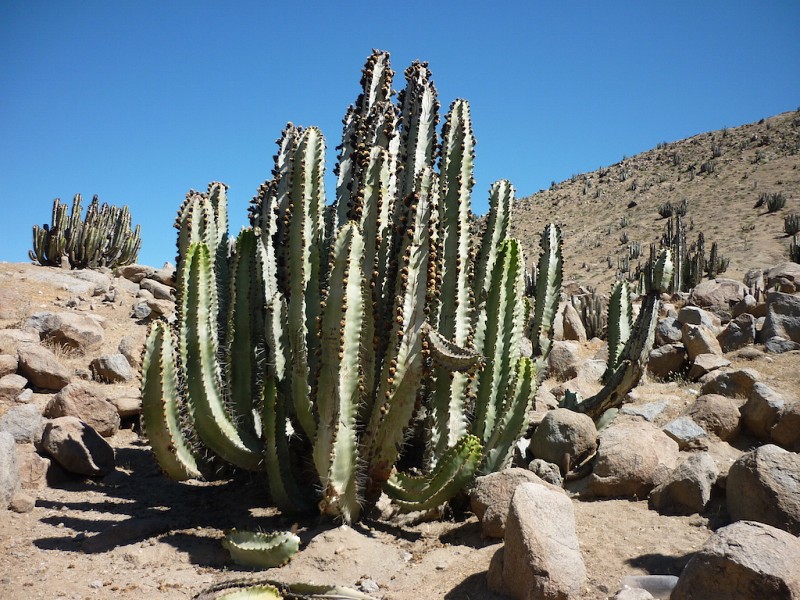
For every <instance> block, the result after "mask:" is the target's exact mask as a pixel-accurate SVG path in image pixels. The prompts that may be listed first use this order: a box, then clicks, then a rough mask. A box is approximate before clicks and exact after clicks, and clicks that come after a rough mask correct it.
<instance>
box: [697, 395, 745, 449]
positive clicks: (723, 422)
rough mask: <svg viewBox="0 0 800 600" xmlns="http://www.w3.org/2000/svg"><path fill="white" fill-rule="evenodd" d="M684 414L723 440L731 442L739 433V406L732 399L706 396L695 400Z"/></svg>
mask: <svg viewBox="0 0 800 600" xmlns="http://www.w3.org/2000/svg"><path fill="white" fill-rule="evenodd" d="M684 414H685V415H686V416H688V417H691V419H692V420H693V421H694V422H695V423H697V424H698V425H699V426H700V427H702V428H703V429H704V430H705V431H706V432H707V433H709V434H714V435H716V436H717V437H718V438H719V439H721V440H729V439H731V438H733V437H735V436H736V435H737V434H738V433H739V429H740V424H741V414H740V413H739V406H738V404H737V403H736V402H734V400H732V399H731V398H726V397H725V396H720V395H719V394H705V395H704V396H700V397H699V398H698V399H697V400H695V401H694V403H693V404H692V405H691V406H689V408H687V409H686V411H685V412H684Z"/></svg>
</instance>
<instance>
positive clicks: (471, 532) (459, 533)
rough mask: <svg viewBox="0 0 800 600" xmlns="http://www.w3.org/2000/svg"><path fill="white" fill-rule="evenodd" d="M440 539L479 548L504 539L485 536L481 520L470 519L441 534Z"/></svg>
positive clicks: (451, 543)
mask: <svg viewBox="0 0 800 600" xmlns="http://www.w3.org/2000/svg"><path fill="white" fill-rule="evenodd" d="M439 541H440V542H442V543H443V544H448V545H450V546H468V547H470V548H474V549H476V550H477V549H480V548H486V547H487V546H493V545H495V544H501V543H502V541H503V540H499V539H498V540H496V539H492V538H487V537H485V536H484V535H483V531H482V529H481V524H480V522H479V521H476V520H470V521H467V522H465V523H462V524H461V525H459V526H458V527H456V528H454V529H451V530H449V531H447V532H445V533H443V534H442V535H441V536H439Z"/></svg>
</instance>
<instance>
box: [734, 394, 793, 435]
mask: <svg viewBox="0 0 800 600" xmlns="http://www.w3.org/2000/svg"><path fill="white" fill-rule="evenodd" d="M785 404H786V399H785V398H784V397H783V395H782V394H779V393H778V392H776V391H775V390H773V389H772V388H771V387H769V386H768V385H766V384H764V383H760V382H759V383H756V384H755V385H753V389H752V390H751V391H750V395H749V396H748V397H747V402H746V403H745V405H744V406H743V407H742V409H741V412H742V422H743V423H744V425H745V427H747V429H749V430H750V432H751V433H752V434H753V435H755V436H756V437H757V438H758V439H760V440H762V441H769V440H770V434H771V430H772V428H773V427H774V425H775V424H776V423H777V422H778V417H779V416H780V414H781V411H782V410H783V407H784V405H785Z"/></svg>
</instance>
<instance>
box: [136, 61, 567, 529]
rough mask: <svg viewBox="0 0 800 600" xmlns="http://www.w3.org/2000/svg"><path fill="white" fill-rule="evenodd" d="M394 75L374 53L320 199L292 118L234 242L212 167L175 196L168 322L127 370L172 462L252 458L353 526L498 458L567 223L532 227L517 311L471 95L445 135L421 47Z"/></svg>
mask: <svg viewBox="0 0 800 600" xmlns="http://www.w3.org/2000/svg"><path fill="white" fill-rule="evenodd" d="M393 77H394V72H393V71H392V69H391V66H390V63H389V55H388V53H386V52H379V51H374V52H373V53H372V55H371V56H370V57H369V59H368V60H367V63H366V65H365V67H364V70H363V76H362V79H361V86H362V92H361V94H360V95H359V96H358V99H357V100H356V102H355V104H354V105H353V106H351V107H350V108H349V109H348V111H347V114H346V115H345V118H344V121H343V123H344V132H343V137H342V143H341V145H339V146H338V147H337V149H338V164H337V165H336V169H335V174H336V177H337V185H336V190H335V198H334V199H333V202H332V203H331V204H326V201H325V200H326V199H325V192H324V189H323V179H324V156H325V140H324V138H323V136H322V133H321V132H320V131H319V130H318V129H317V128H315V127H309V128H305V129H303V128H300V127H297V126H295V125H292V124H289V125H287V126H286V128H285V129H284V131H283V133H282V134H281V137H280V138H279V139H278V141H277V145H278V149H277V152H276V154H275V165H274V168H273V170H272V178H271V179H269V180H268V181H266V182H265V183H264V184H263V185H261V187H260V188H259V190H258V193H257V194H256V196H255V198H254V199H253V200H252V202H251V205H250V209H249V217H250V223H251V226H250V227H248V228H245V229H243V230H242V231H241V232H240V233H239V235H238V236H237V238H236V239H235V240H234V241H232V242H229V240H228V232H227V200H226V193H227V187H226V186H225V185H224V184H221V183H212V184H211V185H210V186H209V188H208V190H207V191H206V192H203V193H200V192H195V191H190V192H189V194H188V195H187V197H186V201H185V202H184V203H183V205H182V206H181V208H180V210H179V211H178V218H177V221H176V228H177V229H178V258H177V320H176V323H175V324H174V325H173V326H168V325H167V324H166V323H163V322H157V323H154V324H153V326H152V327H151V329H150V333H149V336H148V338H147V343H146V348H145V358H144V362H143V377H142V397H143V405H144V409H143V414H144V421H145V426H146V429H147V431H148V432H149V434H150V435H149V437H150V443H151V445H152V448H153V450H154V452H155V455H156V457H157V458H158V460H159V462H160V464H161V465H162V467H163V469H164V471H165V472H166V473H167V474H168V475H170V476H171V477H173V478H176V479H191V478H198V477H203V476H210V475H211V474H212V473H215V472H216V471H218V468H217V467H218V464H219V461H220V460H222V461H225V462H228V463H231V464H232V465H234V466H235V467H237V468H241V469H247V470H252V471H262V472H264V473H265V474H266V479H267V481H268V485H269V494H270V497H271V500H272V501H273V502H274V503H275V505H277V506H278V507H279V508H281V509H283V510H287V511H288V510H294V511H296V510H307V509H309V508H311V509H313V508H315V507H316V508H318V509H319V510H320V511H321V512H322V513H323V514H326V515H330V516H333V517H336V518H340V519H342V520H344V521H346V522H352V521H356V520H357V519H358V518H359V517H360V515H361V514H362V512H363V511H364V510H365V509H366V508H368V507H369V506H370V505H372V504H374V502H375V501H376V500H377V499H378V497H379V495H380V494H381V492H382V491H385V492H386V493H387V494H388V495H389V496H390V497H391V498H393V499H394V500H395V502H396V505H397V506H398V507H399V509H400V510H425V509H429V508H434V507H437V506H439V505H441V504H443V503H445V502H447V501H448V500H449V499H450V498H452V497H453V496H454V495H455V494H456V493H458V492H459V491H460V490H461V489H463V488H464V487H465V486H466V485H468V484H469V483H470V481H471V480H472V478H473V477H474V475H475V474H476V473H479V472H484V473H485V472H491V471H494V470H497V469H501V468H503V467H504V466H506V465H507V464H508V462H509V460H510V456H511V449H512V447H513V444H514V442H515V440H516V439H517V438H518V437H519V436H520V434H521V432H522V431H523V430H524V429H525V427H526V426H527V413H528V409H529V408H530V406H531V403H532V401H533V395H534V393H535V389H536V381H537V378H536V372H535V370H536V369H535V364H536V363H535V361H536V358H535V357H534V358H533V359H531V358H527V357H523V356H521V354H520V342H521V339H522V337H523V334H524V332H526V331H535V332H536V335H537V346H539V347H541V348H543V349H544V352H546V351H547V349H549V342H548V340H547V337H548V336H549V332H551V331H552V318H553V315H554V311H553V310H552V306H554V304H553V299H554V298H555V299H556V301H557V295H558V288H559V287H560V281H561V275H560V271H561V252H560V242H561V238H560V234H559V233H558V231H557V229H556V228H555V227H552V226H551V227H550V228H549V229H548V233H547V234H546V235H543V237H542V249H543V250H542V252H543V254H544V256H543V258H542V259H540V263H541V264H542V265H544V267H543V273H544V275H543V277H542V278H541V281H540V282H539V283H540V285H539V286H538V287H539V288H540V289H537V297H536V299H535V302H537V303H540V304H539V305H537V306H536V307H535V311H528V310H526V306H528V305H526V304H525V302H524V301H523V292H524V288H525V284H524V273H525V264H524V258H523V256H522V251H521V248H520V244H519V243H518V242H517V241H516V240H514V239H510V238H508V226H509V215H510V213H511V206H512V203H513V199H514V189H513V186H511V184H510V183H508V182H507V181H499V182H497V183H495V184H494V185H493V186H492V187H491V191H490V195H491V202H490V214H489V215H488V217H487V219H486V226H485V227H484V230H483V232H482V233H481V234H480V235H479V236H477V238H475V237H473V232H471V225H472V222H471V195H472V188H473V184H474V179H473V161H474V157H475V151H474V146H475V138H474V136H473V132H472V121H471V118H470V110H469V104H468V103H467V102H466V101H465V100H456V101H455V102H453V103H452V105H451V107H450V110H449V112H448V113H447V115H446V116H445V117H444V123H443V126H442V128H441V135H439V134H438V133H437V125H438V123H439V101H438V97H437V92H436V88H435V87H434V85H433V81H432V79H431V73H430V71H429V70H428V67H427V64H425V63H420V62H415V63H414V64H412V65H411V66H410V67H409V68H408V69H406V71H405V80H406V85H405V89H404V90H403V91H401V92H400V93H399V94H397V102H396V103H395V102H394V101H393V96H394V92H393V91H392V81H393ZM475 239H477V242H475V241H474V240H475ZM531 313H532V314H533V315H534V316H533V317H531V318H530V319H529V321H530V322H526V319H528V316H529V315H530V314H531ZM537 319H538V321H537V322H536V323H533V321H535V320H537ZM540 354H541V353H540ZM541 358H542V357H541V356H540V357H539V360H540V361H541ZM399 464H402V465H403V468H402V469H399V467H398V465H399ZM408 469H410V471H409V470H408Z"/></svg>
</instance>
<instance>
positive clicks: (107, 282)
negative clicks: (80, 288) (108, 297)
mask: <svg viewBox="0 0 800 600" xmlns="http://www.w3.org/2000/svg"><path fill="white" fill-rule="evenodd" d="M70 274H71V275H72V276H73V277H74V278H75V279H80V280H82V281H88V282H89V283H93V284H94V289H93V290H92V291H91V294H92V296H102V295H103V294H105V293H107V292H108V290H109V289H111V278H110V277H109V276H108V275H106V274H105V273H101V272H100V271H97V270H96V269H82V270H80V271H72V273H70Z"/></svg>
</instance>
